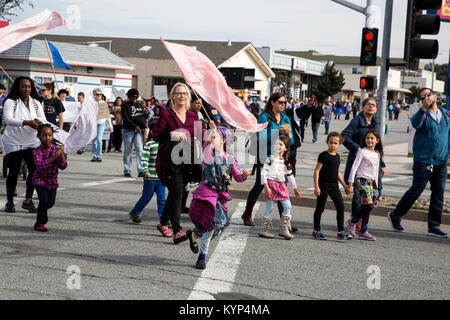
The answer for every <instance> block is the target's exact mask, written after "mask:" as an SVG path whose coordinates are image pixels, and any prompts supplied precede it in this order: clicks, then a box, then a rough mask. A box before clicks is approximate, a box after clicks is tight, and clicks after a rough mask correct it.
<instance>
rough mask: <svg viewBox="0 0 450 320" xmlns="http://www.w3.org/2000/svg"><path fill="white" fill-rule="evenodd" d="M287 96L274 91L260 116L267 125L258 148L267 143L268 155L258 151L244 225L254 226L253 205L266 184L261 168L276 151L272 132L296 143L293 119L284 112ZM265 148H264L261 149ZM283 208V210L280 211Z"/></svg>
mask: <svg viewBox="0 0 450 320" xmlns="http://www.w3.org/2000/svg"><path fill="white" fill-rule="evenodd" d="M286 102H287V100H286V97H285V96H284V95H283V94H281V93H279V92H275V93H273V94H272V95H271V96H270V98H269V101H267V104H266V106H265V107H264V110H263V111H262V113H261V115H260V117H259V118H258V123H266V122H268V124H267V127H266V128H265V129H264V130H262V131H260V132H258V134H257V137H258V149H261V148H264V147H263V145H264V144H266V145H267V156H266V157H261V158H260V156H259V150H258V151H257V153H256V154H257V157H256V158H257V159H256V164H255V167H256V181H255V185H254V186H253V188H252V190H250V193H249V194H248V197H247V204H246V206H245V211H244V213H243V215H242V220H243V221H244V225H246V226H254V225H255V224H254V223H253V220H252V211H253V207H254V206H255V204H256V201H257V200H258V196H259V195H260V194H261V192H262V191H263V190H264V185H262V184H261V169H262V167H263V165H264V162H265V161H266V159H267V158H269V157H270V155H271V154H272V153H273V152H274V151H273V150H272V144H271V141H272V137H271V133H272V130H278V131H279V135H280V136H287V137H289V139H290V140H289V144H290V145H292V144H293V143H294V135H293V132H292V126H291V121H290V120H289V117H288V116H286V115H285V114H284V113H283V112H284V110H285V108H286ZM261 150H264V149H261ZM280 209H281V211H280ZM278 210H279V211H280V212H282V211H283V209H282V207H281V208H280V205H279V206H278Z"/></svg>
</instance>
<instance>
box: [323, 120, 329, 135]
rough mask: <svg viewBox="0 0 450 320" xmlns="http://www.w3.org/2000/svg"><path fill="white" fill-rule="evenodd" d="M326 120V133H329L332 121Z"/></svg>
mask: <svg viewBox="0 0 450 320" xmlns="http://www.w3.org/2000/svg"><path fill="white" fill-rule="evenodd" d="M324 122H325V134H328V130H330V121H324Z"/></svg>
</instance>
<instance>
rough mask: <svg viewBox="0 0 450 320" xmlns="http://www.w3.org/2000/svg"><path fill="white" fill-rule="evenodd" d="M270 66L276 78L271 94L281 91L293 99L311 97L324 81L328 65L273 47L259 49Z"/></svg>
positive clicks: (273, 81) (272, 83)
mask: <svg viewBox="0 0 450 320" xmlns="http://www.w3.org/2000/svg"><path fill="white" fill-rule="evenodd" d="M257 49H258V51H259V53H260V54H261V55H262V56H263V58H264V60H265V61H266V62H267V63H268V64H269V65H270V67H271V68H272V70H273V71H274V73H275V74H276V78H274V79H272V81H271V92H275V91H280V92H283V93H284V94H286V95H287V96H288V97H291V98H293V99H297V98H299V99H301V100H303V99H304V98H307V97H311V96H312V95H313V88H314V87H316V86H317V83H318V82H319V81H320V80H321V79H322V76H323V74H324V71H325V65H326V63H324V62H321V61H314V60H311V59H305V58H301V57H298V56H293V55H289V54H286V53H284V52H283V51H281V52H275V51H273V50H272V48H271V47H261V48H257Z"/></svg>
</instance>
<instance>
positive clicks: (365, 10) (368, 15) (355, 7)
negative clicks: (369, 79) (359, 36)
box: [331, 0, 375, 99]
mask: <svg viewBox="0 0 450 320" xmlns="http://www.w3.org/2000/svg"><path fill="white" fill-rule="evenodd" d="M331 1H333V2H336V3H339V4H340V5H343V6H344V7H347V8H350V9H352V10H355V11H357V12H359V13H362V14H363V15H365V16H366V22H365V27H366V28H373V27H375V26H373V25H372V21H373V17H372V15H371V13H372V12H371V10H370V9H369V8H370V7H371V6H372V0H367V3H366V7H361V6H358V5H356V4H354V3H351V2H349V1H346V0H331ZM369 72H370V67H369V66H363V69H362V75H363V77H366V76H368V75H369ZM361 97H362V99H365V98H367V97H368V93H367V90H362V95H361Z"/></svg>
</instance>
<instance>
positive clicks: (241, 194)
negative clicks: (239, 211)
mask: <svg viewBox="0 0 450 320" xmlns="http://www.w3.org/2000/svg"><path fill="white" fill-rule="evenodd" d="M248 192H249V191H247V190H229V194H230V195H231V197H232V198H233V199H234V198H238V199H244V200H246V199H247V196H248ZM258 201H264V200H263V196H262V195H260V196H259V197H258ZM291 204H292V205H293V206H301V207H309V208H315V207H316V198H311V197H302V198H301V199H297V198H294V197H292V198H291ZM344 206H345V211H346V212H351V210H352V203H351V202H348V201H344ZM325 209H328V210H335V207H334V204H333V202H332V201H327V203H326V205H325ZM392 210H393V208H392V207H382V206H378V207H374V208H373V210H372V211H371V212H370V214H371V215H375V216H380V217H385V218H386V220H387V214H388V212H389V211H392ZM403 219H404V220H414V221H422V222H427V221H428V211H424V210H417V209H410V210H409V212H408V214H407V215H405V216H404V218H403ZM441 223H442V224H446V225H450V215H449V214H443V215H442V222H441Z"/></svg>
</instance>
